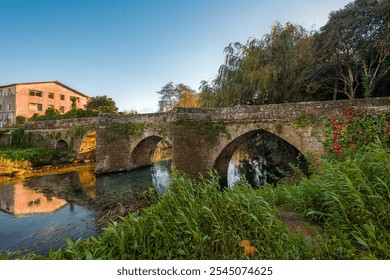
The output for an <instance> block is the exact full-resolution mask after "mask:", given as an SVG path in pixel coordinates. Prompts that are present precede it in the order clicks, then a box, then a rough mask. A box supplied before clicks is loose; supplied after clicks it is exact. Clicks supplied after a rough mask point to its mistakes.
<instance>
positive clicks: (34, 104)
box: [29, 103, 42, 111]
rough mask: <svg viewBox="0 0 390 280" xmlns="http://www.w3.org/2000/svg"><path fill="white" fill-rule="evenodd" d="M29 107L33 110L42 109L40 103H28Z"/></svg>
mask: <svg viewBox="0 0 390 280" xmlns="http://www.w3.org/2000/svg"><path fill="white" fill-rule="evenodd" d="M29 109H30V110H34V111H42V104H38V103H30V106H29Z"/></svg>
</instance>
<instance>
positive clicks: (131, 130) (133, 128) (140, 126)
mask: <svg viewBox="0 0 390 280" xmlns="http://www.w3.org/2000/svg"><path fill="white" fill-rule="evenodd" d="M146 125H147V124H146V123H125V124H123V123H113V124H110V125H108V126H107V130H109V131H113V132H117V133H121V134H126V135H131V136H134V137H140V136H141V135H142V133H143V132H144V130H145V127H146Z"/></svg>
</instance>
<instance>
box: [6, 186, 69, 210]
mask: <svg viewBox="0 0 390 280" xmlns="http://www.w3.org/2000/svg"><path fill="white" fill-rule="evenodd" d="M67 203H68V202H67V201H66V200H64V199H58V198H56V197H52V196H46V195H44V194H43V193H40V192H35V191H33V190H31V189H29V188H26V187H25V186H24V185H23V184H22V183H15V184H9V185H4V186H2V187H1V188H0V209H1V210H2V211H4V212H7V213H10V214H12V215H14V216H24V215H33V214H44V213H52V212H54V211H57V210H58V209H61V208H62V207H64V206H65V205H66V204H67Z"/></svg>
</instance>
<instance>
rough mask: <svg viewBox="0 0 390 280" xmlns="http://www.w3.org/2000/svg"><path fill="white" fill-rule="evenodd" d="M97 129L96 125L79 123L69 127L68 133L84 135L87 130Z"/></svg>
mask: <svg viewBox="0 0 390 280" xmlns="http://www.w3.org/2000/svg"><path fill="white" fill-rule="evenodd" d="M95 129H96V127H95V126H91V125H78V126H74V127H72V128H71V129H69V131H68V134H69V136H71V137H83V136H84V135H85V134H86V133H87V132H89V131H92V130H95Z"/></svg>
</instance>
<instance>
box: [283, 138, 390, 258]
mask: <svg viewBox="0 0 390 280" xmlns="http://www.w3.org/2000/svg"><path fill="white" fill-rule="evenodd" d="M283 191H284V194H283ZM283 191H282V194H281V196H282V197H284V202H286V203H288V204H290V205H291V206H293V207H295V209H296V210H297V211H300V212H302V213H304V215H305V216H306V217H307V218H308V219H311V220H312V221H316V222H318V223H320V224H321V225H322V227H323V228H324V230H325V234H324V238H326V240H325V241H326V250H327V255H329V258H347V259H353V258H359V259H376V258H379V259H389V258H390V215H389V213H390V150H389V148H385V147H382V146H381V145H380V144H373V145H370V146H368V147H365V148H363V149H361V150H359V151H358V152H357V153H356V154H354V155H352V156H350V157H347V158H346V159H345V160H343V161H332V162H328V163H327V164H326V166H325V168H324V169H323V170H321V171H319V172H317V174H315V175H314V176H312V177H311V178H310V179H306V180H304V181H302V182H300V183H299V184H298V185H297V186H295V187H285V188H284V189H283Z"/></svg>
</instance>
